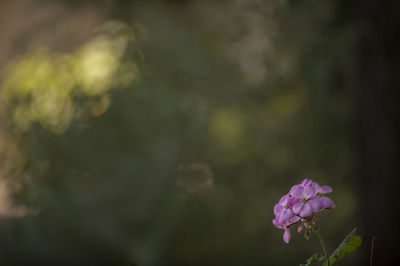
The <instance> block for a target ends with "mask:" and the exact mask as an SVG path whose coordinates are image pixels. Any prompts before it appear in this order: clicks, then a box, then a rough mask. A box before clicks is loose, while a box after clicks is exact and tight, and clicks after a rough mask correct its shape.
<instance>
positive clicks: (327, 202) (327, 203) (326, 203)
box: [320, 197, 336, 209]
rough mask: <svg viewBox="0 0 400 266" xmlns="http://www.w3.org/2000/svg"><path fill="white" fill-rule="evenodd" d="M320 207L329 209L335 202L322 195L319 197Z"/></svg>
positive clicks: (333, 206)
mask: <svg viewBox="0 0 400 266" xmlns="http://www.w3.org/2000/svg"><path fill="white" fill-rule="evenodd" d="M320 201H321V207H322V208H323V209H330V208H335V207H336V206H335V202H333V200H331V199H330V198H328V197H322V198H321V200H320Z"/></svg>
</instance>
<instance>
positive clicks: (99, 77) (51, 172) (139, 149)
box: [0, 0, 357, 265]
mask: <svg viewBox="0 0 400 266" xmlns="http://www.w3.org/2000/svg"><path fill="white" fill-rule="evenodd" d="M74 8H79V5H78V7H74ZM115 8H116V10H115V14H116V15H114V17H113V19H114V20H113V21H112V22H108V23H106V24H104V25H105V26H102V27H101V29H100V30H99V32H100V33H99V35H97V37H95V38H94V39H93V40H91V41H89V42H88V43H86V44H83V45H82V46H81V47H78V48H77V49H76V51H75V52H72V53H61V52H57V51H53V50H52V48H51V47H49V48H47V49H42V48H38V47H34V48H35V49H33V50H32V51H31V52H28V53H26V54H25V55H23V56H20V57H18V58H15V59H14V60H13V61H12V62H11V64H10V65H9V67H8V68H7V71H5V74H4V78H3V81H2V85H1V88H2V89H1V93H2V101H3V102H4V103H5V104H7V117H8V120H7V122H8V124H7V127H6V129H7V130H8V131H9V132H11V133H10V134H13V136H14V138H15V139H16V141H17V143H18V146H19V147H21V149H20V155H19V156H20V158H22V159H21V160H22V161H23V163H21V164H18V165H17V166H16V167H18V169H19V171H16V172H15V173H14V174H10V175H9V176H8V178H7V180H11V181H10V182H11V183H12V182H17V183H18V189H15V190H14V195H15V202H17V203H19V204H22V205H23V206H26V208H27V209H28V211H27V214H26V215H25V216H24V217H20V218H12V219H11V218H9V219H5V220H2V221H1V224H0V230H1V231H0V244H1V249H0V252H1V253H0V254H1V255H0V261H1V262H3V261H4V263H6V264H9V265H33V264H37V265H129V263H134V265H225V264H230V265H250V264H251V265H258V264H265V265H292V264H296V263H300V262H303V261H304V258H305V257H307V256H308V255H310V254H313V252H314V251H315V250H318V249H319V247H318V242H317V241H316V240H315V239H312V240H310V241H308V242H307V244H306V243H305V242H306V240H304V239H303V238H302V237H301V236H298V237H294V241H293V242H292V243H291V244H290V245H291V246H292V247H290V251H289V250H288V248H287V246H285V244H284V243H283V241H282V239H281V237H282V232H280V231H279V230H277V229H276V228H274V227H273V226H272V223H271V221H272V219H273V206H274V204H275V202H276V201H278V200H279V196H280V195H281V194H282V193H284V192H286V191H287V190H288V189H289V187H290V185H292V184H294V183H298V182H300V181H301V180H302V179H303V178H304V177H310V178H313V179H315V180H316V181H317V182H319V183H321V184H327V185H330V186H332V187H333V188H334V192H333V194H332V198H333V199H334V200H335V201H336V205H337V208H336V209H334V210H332V211H331V212H327V213H326V214H325V217H322V220H323V221H322V222H321V224H322V227H323V230H324V232H325V235H326V238H327V239H329V240H328V242H327V244H328V246H329V244H331V242H330V241H332V243H335V242H337V241H339V240H340V237H341V236H342V235H343V234H344V233H345V232H346V231H348V229H349V228H351V226H352V225H351V223H350V224H349V222H350V221H351V220H352V211H353V210H354V208H355V206H356V204H357V203H356V202H355V196H354V195H353V192H352V190H351V188H350V185H351V184H352V181H351V180H352V179H351V178H350V177H351V176H352V175H353V174H354V168H353V147H352V139H351V137H350V130H351V127H350V125H351V121H352V113H351V112H352V110H351V106H350V103H351V94H350V91H349V87H350V86H351V80H350V79H349V75H350V74H351V69H352V53H351V48H352V43H353V35H354V33H353V31H352V28H351V25H350V24H347V23H345V18H344V17H343V16H344V15H343V9H342V8H343V7H342V6H340V5H339V4H338V3H337V2H336V1H332V0H323V1H302V2H296V1H255V0H254V1H232V2H231V1H138V2H135V3H134V4H131V5H125V4H124V3H123V2H120V3H119V4H116V6H115ZM76 30H79V29H76ZM139 74H140V78H139ZM21 165H22V166H21ZM13 180H14V181H13ZM332 246H333V245H332ZM288 254H290V256H289V255H288Z"/></svg>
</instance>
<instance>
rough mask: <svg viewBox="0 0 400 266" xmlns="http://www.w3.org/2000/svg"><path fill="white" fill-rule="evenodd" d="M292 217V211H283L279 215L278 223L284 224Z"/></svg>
mask: <svg viewBox="0 0 400 266" xmlns="http://www.w3.org/2000/svg"><path fill="white" fill-rule="evenodd" d="M293 216H294V213H293V212H292V210H289V209H285V210H283V212H282V213H281V215H279V218H278V222H279V223H281V224H286V223H287V221H288V220H290V219H291V218H292V217H293Z"/></svg>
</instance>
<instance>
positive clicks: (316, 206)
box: [307, 197, 321, 212]
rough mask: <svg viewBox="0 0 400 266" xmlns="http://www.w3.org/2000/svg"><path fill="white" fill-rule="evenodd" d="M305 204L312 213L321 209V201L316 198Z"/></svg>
mask: <svg viewBox="0 0 400 266" xmlns="http://www.w3.org/2000/svg"><path fill="white" fill-rule="evenodd" d="M307 204H309V205H310V206H311V208H312V209H313V212H318V211H319V210H320V209H321V199H320V198H318V197H312V198H311V199H310V200H309V201H307Z"/></svg>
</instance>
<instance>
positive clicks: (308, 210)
mask: <svg viewBox="0 0 400 266" xmlns="http://www.w3.org/2000/svg"><path fill="white" fill-rule="evenodd" d="M312 214H313V208H312V207H311V205H310V204H308V203H305V204H304V206H303V208H301V211H300V214H299V215H300V216H301V217H308V216H311V215H312Z"/></svg>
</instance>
